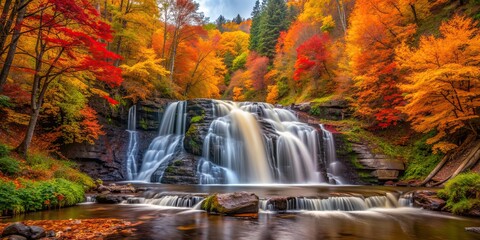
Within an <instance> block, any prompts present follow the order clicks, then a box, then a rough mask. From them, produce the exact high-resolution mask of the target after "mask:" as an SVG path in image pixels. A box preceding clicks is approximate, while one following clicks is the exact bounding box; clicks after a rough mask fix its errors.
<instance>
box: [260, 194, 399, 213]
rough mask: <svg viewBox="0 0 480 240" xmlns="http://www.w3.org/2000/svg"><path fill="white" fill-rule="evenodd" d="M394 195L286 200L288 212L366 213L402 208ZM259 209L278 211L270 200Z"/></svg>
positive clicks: (293, 198) (262, 203)
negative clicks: (367, 211) (380, 209)
mask: <svg viewBox="0 0 480 240" xmlns="http://www.w3.org/2000/svg"><path fill="white" fill-rule="evenodd" d="M401 206H402V205H400V204H399V200H397V198H396V197H395V196H393V194H391V193H386V195H385V196H371V197H365V198H364V197H351V196H347V197H328V198H307V197H292V198H288V199H287V200H286V211H300V210H302V211H365V210H368V209H371V208H397V207H401ZM259 207H260V209H261V210H264V211H276V207H275V206H274V203H271V202H270V200H265V199H264V200H260V202H259Z"/></svg>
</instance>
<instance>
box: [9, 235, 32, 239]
mask: <svg viewBox="0 0 480 240" xmlns="http://www.w3.org/2000/svg"><path fill="white" fill-rule="evenodd" d="M4 239H5V240H27V239H28V238H26V237H24V236H20V235H10V236H7V237H6V238H4Z"/></svg>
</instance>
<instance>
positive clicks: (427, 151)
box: [403, 132, 443, 180]
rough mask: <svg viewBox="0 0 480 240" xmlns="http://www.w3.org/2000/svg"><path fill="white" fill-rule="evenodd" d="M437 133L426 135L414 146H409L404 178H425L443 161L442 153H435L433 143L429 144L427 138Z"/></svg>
mask: <svg viewBox="0 0 480 240" xmlns="http://www.w3.org/2000/svg"><path fill="white" fill-rule="evenodd" d="M434 135H435V133H433V132H432V133H429V134H426V135H424V136H423V137H422V138H420V139H419V140H417V141H415V142H414V143H413V146H412V147H410V148H407V152H406V155H407V156H408V157H407V159H408V161H407V168H406V170H405V173H404V175H403V179H404V180H411V179H423V178H425V177H426V176H428V174H430V172H431V171H432V170H433V169H434V168H435V167H436V166H437V164H438V163H439V162H440V161H441V159H442V157H443V156H442V155H438V154H433V153H432V150H431V145H429V144H427V143H426V142H427V139H429V138H430V137H432V136H434Z"/></svg>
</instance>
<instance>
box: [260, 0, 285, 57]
mask: <svg viewBox="0 0 480 240" xmlns="http://www.w3.org/2000/svg"><path fill="white" fill-rule="evenodd" d="M288 23H289V21H288V13H287V5H286V4H285V1H284V0H268V1H267V3H266V6H265V10H264V11H263V12H262V17H261V19H260V26H259V38H258V43H257V44H258V45H257V52H258V53H259V54H260V55H262V56H266V57H268V58H270V59H273V57H274V56H275V46H276V45H277V40H278V37H279V36H280V32H281V31H285V30H286V29H287V28H288ZM252 24H253V23H252Z"/></svg>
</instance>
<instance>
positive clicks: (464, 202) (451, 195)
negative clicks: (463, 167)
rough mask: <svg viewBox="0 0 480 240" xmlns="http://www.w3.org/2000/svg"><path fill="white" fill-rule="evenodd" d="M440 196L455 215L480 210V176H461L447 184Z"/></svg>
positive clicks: (473, 174) (439, 193)
mask: <svg viewBox="0 0 480 240" xmlns="http://www.w3.org/2000/svg"><path fill="white" fill-rule="evenodd" d="M438 196H439V197H441V198H443V199H445V200H446V201H447V205H446V207H447V208H448V209H450V210H451V211H452V212H453V213H455V214H466V213H468V212H469V211H470V210H472V209H475V208H477V209H478V208H480V174H478V173H463V174H459V175H458V176H456V177H455V178H453V179H451V180H449V181H448V182H447V183H446V184H445V189H443V190H440V191H439V192H438Z"/></svg>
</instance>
